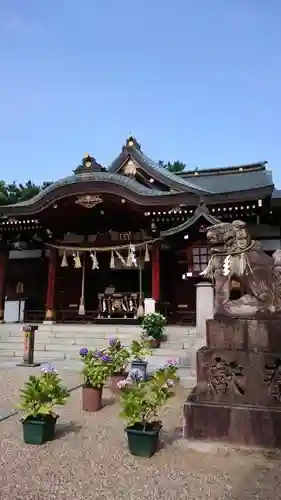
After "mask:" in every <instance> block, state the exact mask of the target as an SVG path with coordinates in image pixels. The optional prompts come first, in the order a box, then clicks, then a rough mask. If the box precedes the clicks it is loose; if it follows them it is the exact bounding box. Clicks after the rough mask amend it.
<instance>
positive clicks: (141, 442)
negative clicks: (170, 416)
mask: <svg viewBox="0 0 281 500" xmlns="http://www.w3.org/2000/svg"><path fill="white" fill-rule="evenodd" d="M160 430H161V425H160V424H159V423H157V422H155V423H153V424H149V425H148V426H147V428H146V430H143V427H142V425H141V424H135V425H133V426H130V427H126V429H125V432H126V433H127V437H128V447H129V451H130V453H131V454H132V455H137V456H138V457H146V458H150V457H152V455H154V453H156V451H157V450H158V446H159V433H160Z"/></svg>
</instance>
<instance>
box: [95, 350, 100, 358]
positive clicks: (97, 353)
mask: <svg viewBox="0 0 281 500" xmlns="http://www.w3.org/2000/svg"><path fill="white" fill-rule="evenodd" d="M94 356H95V358H100V357H101V356H102V351H99V350H97V351H95V352H94Z"/></svg>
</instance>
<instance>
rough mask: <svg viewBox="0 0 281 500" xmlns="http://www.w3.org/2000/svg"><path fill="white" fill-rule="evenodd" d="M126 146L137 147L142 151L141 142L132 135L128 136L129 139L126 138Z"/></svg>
mask: <svg viewBox="0 0 281 500" xmlns="http://www.w3.org/2000/svg"><path fill="white" fill-rule="evenodd" d="M126 147H127V148H128V147H129V148H130V147H134V148H135V149H138V150H139V151H141V145H140V143H139V142H138V141H137V140H136V139H135V137H133V136H132V135H130V136H129V137H128V139H127V140H126Z"/></svg>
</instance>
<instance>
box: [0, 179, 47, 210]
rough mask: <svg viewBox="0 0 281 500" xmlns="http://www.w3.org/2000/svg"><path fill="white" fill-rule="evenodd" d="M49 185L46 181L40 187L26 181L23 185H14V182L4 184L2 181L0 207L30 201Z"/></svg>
mask: <svg viewBox="0 0 281 500" xmlns="http://www.w3.org/2000/svg"><path fill="white" fill-rule="evenodd" d="M50 184H52V183H51V182H46V181H45V182H43V184H42V185H37V184H34V182H32V181H27V182H26V183H25V184H21V183H20V184H16V182H15V181H14V182H12V183H11V184H6V183H5V182H4V181H0V205H11V204H14V203H19V202H20V201H26V200H30V199H31V198H33V196H35V195H36V194H38V193H39V191H41V190H42V189H45V188H46V187H48V186H49V185H50Z"/></svg>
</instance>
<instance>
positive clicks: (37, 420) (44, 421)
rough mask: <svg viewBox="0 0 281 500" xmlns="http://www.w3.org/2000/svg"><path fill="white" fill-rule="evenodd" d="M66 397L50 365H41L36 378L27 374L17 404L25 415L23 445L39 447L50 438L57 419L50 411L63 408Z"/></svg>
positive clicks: (65, 391) (57, 376)
mask: <svg viewBox="0 0 281 500" xmlns="http://www.w3.org/2000/svg"><path fill="white" fill-rule="evenodd" d="M68 397H69V392H68V390H67V389H66V388H65V387H63V386H62V384H61V380H60V378H59V375H58V372H57V371H56V369H55V368H54V367H53V366H52V365H50V364H44V365H42V366H41V374H40V375H37V376H34V375H30V377H29V378H28V380H27V381H26V382H25V384H24V387H23V388H22V389H21V391H20V399H21V403H20V404H19V405H18V407H19V409H21V410H22V411H23V412H24V414H25V417H24V418H23V419H22V427H23V439H24V442H25V443H27V444H38V445H40V444H43V443H46V442H47V441H51V440H52V439H54V437H55V429H56V422H57V419H58V415H57V414H56V412H55V411H54V408H55V406H57V405H64V404H65V403H66V400H67V398H68Z"/></svg>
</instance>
